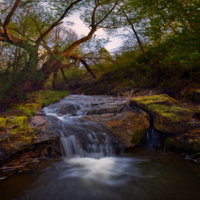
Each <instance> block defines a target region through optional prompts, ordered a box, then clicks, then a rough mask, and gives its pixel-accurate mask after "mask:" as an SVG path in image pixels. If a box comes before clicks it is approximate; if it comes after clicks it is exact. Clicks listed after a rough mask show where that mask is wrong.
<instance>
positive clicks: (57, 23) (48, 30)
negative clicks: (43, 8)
mask: <svg viewBox="0 0 200 200" xmlns="http://www.w3.org/2000/svg"><path fill="white" fill-rule="evenodd" d="M80 1H82V0H77V1H74V2H73V3H71V4H70V5H69V6H68V7H67V8H66V9H65V12H64V13H63V14H62V15H61V16H60V18H59V19H58V20H57V21H55V22H54V23H53V24H52V25H51V27H50V28H49V29H47V30H46V31H45V32H44V33H43V34H42V35H40V37H39V38H38V39H37V41H36V47H38V46H39V45H40V42H41V41H42V39H43V38H44V37H45V36H46V35H47V34H48V33H49V32H50V31H51V30H52V29H53V28H54V27H55V26H58V25H59V24H60V23H62V22H61V20H63V19H64V17H65V16H66V15H67V13H68V12H69V10H70V9H72V7H73V6H74V5H75V4H77V3H79V2H80Z"/></svg>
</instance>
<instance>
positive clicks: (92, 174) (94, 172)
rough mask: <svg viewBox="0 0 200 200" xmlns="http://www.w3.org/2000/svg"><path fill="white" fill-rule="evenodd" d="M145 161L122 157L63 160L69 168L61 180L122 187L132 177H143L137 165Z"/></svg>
mask: <svg viewBox="0 0 200 200" xmlns="http://www.w3.org/2000/svg"><path fill="white" fill-rule="evenodd" d="M146 161H147V160H143V159H134V158H122V157H104V158H100V159H95V158H81V157H79V158H71V159H65V162H66V164H68V165H69V168H68V169H67V170H66V171H65V172H66V173H65V175H64V176H62V177H61V179H63V178H72V177H74V178H79V179H81V180H82V181H84V183H86V184H92V183H94V182H95V183H99V184H104V185H105V184H106V185H110V186H119V185H124V184H125V183H127V182H128V181H129V180H130V179H131V178H133V177H140V178H142V177H143V176H142V174H141V173H140V170H139V167H138V166H137V165H138V164H141V163H144V162H146ZM130 166H131V167H130Z"/></svg>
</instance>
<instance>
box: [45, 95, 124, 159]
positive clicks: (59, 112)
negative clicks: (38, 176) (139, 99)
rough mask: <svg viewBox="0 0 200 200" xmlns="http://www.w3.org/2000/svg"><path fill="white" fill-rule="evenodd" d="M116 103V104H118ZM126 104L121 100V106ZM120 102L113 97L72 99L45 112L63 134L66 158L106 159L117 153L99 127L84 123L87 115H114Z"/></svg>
mask: <svg viewBox="0 0 200 200" xmlns="http://www.w3.org/2000/svg"><path fill="white" fill-rule="evenodd" d="M115 102H117V103H115ZM123 103H124V101H123V100H121V104H123ZM118 104H119V101H116V98H114V97H103V96H96V97H94V96H92V97H91V96H84V95H81V96H80V95H72V96H69V97H67V98H65V99H62V100H61V101H60V102H59V103H55V104H52V105H50V106H48V107H46V108H44V112H45V113H46V115H47V116H48V117H49V120H50V121H51V122H52V124H53V127H52V128H53V129H54V130H55V131H56V132H58V133H59V134H60V144H61V152H62V155H63V157H64V158H73V157H82V158H84V157H89V158H96V159H99V158H103V157H106V156H112V155H114V153H115V150H114V148H113V147H114V146H116V145H115V141H113V139H112V140H111V139H110V137H109V133H105V131H104V129H103V128H102V127H101V125H99V124H95V123H92V122H88V121H84V120H83V119H82V118H83V117H84V116H86V115H88V114H91V113H92V114H94V113H95V114H98V113H100V114H102V113H106V112H107V111H108V110H109V112H110V110H112V111H113V112H115V111H116V110H117V109H118V106H119V105H118Z"/></svg>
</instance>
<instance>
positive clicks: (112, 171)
mask: <svg viewBox="0 0 200 200" xmlns="http://www.w3.org/2000/svg"><path fill="white" fill-rule="evenodd" d="M123 103H125V100H124V99H121V100H119V99H118V98H113V97H109V96H105V97H101V96H84V95H80V96H78V95H75V96H69V97H67V98H65V99H63V100H61V101H60V102H59V103H56V104H53V105H50V106H48V107H46V108H45V109H44V111H45V112H46V114H47V117H48V118H49V120H50V121H51V122H52V133H53V134H55V133H56V132H57V133H58V134H59V135H60V140H61V149H62V152H63V159H58V160H54V161H53V162H52V163H49V164H48V165H47V166H41V168H39V169H37V170H36V171H31V172H26V173H22V174H18V175H16V176H13V177H11V178H10V179H6V180H5V181H3V182H0V191H1V200H13V199H15V200H21V199H26V200H33V199H37V200H55V199H56V200H65V199H68V200H83V199H87V200H94V199H95V200H102V199H104V200H124V199H126V200H144V199H148V200H160V199H162V200H168V199H181V200H188V199H192V200H199V196H200V191H199V181H200V179H199V177H200V176H196V174H199V175H200V170H199V173H197V172H198V171H197V170H198V169H199V168H197V165H196V164H197V163H191V162H190V161H189V160H187V161H186V160H184V159H182V158H180V157H179V156H177V155H175V154H172V153H170V152H163V151H157V150H155V149H154V148H155V144H156V142H157V139H156V134H157V133H156V132H153V131H149V132H148V133H147V135H146V141H147V144H149V145H150V146H149V147H153V148H150V149H148V148H141V147H135V148H132V149H129V150H128V151H127V152H126V153H123V154H120V155H115V151H116V146H120V142H119V141H118V140H117V139H116V138H115V137H114V136H113V135H112V134H111V133H109V131H108V130H106V129H105V128H104V127H102V126H101V125H99V124H95V123H91V122H89V121H86V120H84V117H83V116H85V115H88V114H103V113H107V112H109V113H110V112H118V109H119V108H118V107H119V106H118V105H120V104H123ZM48 131H51V130H48ZM48 134H50V135H51V132H49V133H48ZM119 149H120V148H119ZM187 163H188V165H187ZM192 165H193V167H192V168H191V166H192ZM195 170H196V172H195V173H196V174H195V173H194V171H195ZM185 188H186V189H185Z"/></svg>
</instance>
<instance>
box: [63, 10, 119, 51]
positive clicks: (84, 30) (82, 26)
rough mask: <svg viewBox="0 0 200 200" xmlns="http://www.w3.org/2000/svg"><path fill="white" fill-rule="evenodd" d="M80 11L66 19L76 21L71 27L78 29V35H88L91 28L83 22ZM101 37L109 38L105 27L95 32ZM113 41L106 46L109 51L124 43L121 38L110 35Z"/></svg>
mask: <svg viewBox="0 0 200 200" xmlns="http://www.w3.org/2000/svg"><path fill="white" fill-rule="evenodd" d="M79 16H80V12H76V13H74V14H73V15H71V16H69V17H68V18H67V19H66V20H67V21H71V22H74V23H75V24H74V25H73V26H72V27H70V28H71V29H73V30H74V31H76V33H77V34H78V35H87V34H88V33H89V31H90V29H89V28H88V27H86V25H85V24H83V22H82V21H81V19H80V17H79ZM95 34H96V35H97V36H98V37H99V38H107V34H106V32H104V31H103V29H99V30H97V32H96V33H95ZM109 38H110V40H111V42H109V43H108V44H107V45H106V46H105V48H106V49H107V50H108V51H112V50H114V49H116V48H118V47H120V46H121V44H122V41H121V39H120V38H111V37H110V36H109Z"/></svg>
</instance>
